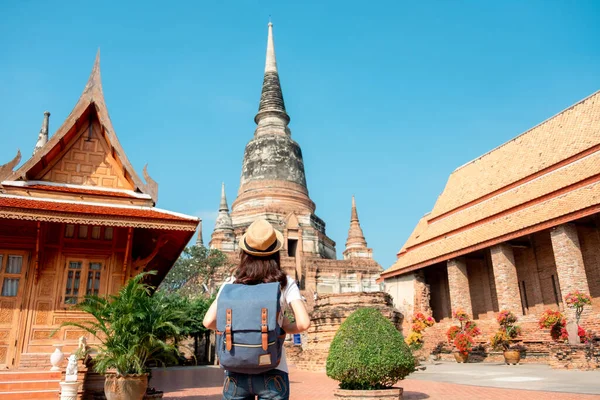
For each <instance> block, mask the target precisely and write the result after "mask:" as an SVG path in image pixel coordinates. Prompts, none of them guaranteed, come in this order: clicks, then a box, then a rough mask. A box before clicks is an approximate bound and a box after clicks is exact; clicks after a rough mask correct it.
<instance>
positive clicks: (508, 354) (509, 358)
mask: <svg viewBox="0 0 600 400" xmlns="http://www.w3.org/2000/svg"><path fill="white" fill-rule="evenodd" d="M520 360H521V352H520V351H519V350H506V351H505V352H504V362H505V363H507V364H512V365H517V364H518V363H519V361H520Z"/></svg>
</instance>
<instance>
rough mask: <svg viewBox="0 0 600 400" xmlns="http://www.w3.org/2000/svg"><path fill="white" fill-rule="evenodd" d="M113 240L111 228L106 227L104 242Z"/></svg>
mask: <svg viewBox="0 0 600 400" xmlns="http://www.w3.org/2000/svg"><path fill="white" fill-rule="evenodd" d="M112 238H113V227H112V226H107V227H106V228H104V240H112Z"/></svg>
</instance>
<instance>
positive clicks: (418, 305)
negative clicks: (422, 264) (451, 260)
mask: <svg viewBox="0 0 600 400" xmlns="http://www.w3.org/2000/svg"><path fill="white" fill-rule="evenodd" d="M414 287H415V298H414V305H415V306H414V312H422V313H424V314H425V315H427V316H431V315H433V314H432V310H431V290H430V287H429V285H428V284H426V283H425V273H424V272H423V270H422V269H421V270H418V271H416V272H415V280H414Z"/></svg>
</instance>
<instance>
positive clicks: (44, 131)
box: [33, 111, 50, 154]
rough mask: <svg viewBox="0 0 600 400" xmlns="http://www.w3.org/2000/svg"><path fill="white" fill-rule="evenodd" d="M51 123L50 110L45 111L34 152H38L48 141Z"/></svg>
mask: <svg viewBox="0 0 600 400" xmlns="http://www.w3.org/2000/svg"><path fill="white" fill-rule="evenodd" d="M49 123H50V112H49V111H44V120H43V121H42V128H41V129H40V134H39V135H38V140H37V143H36V144H35V147H34V148H33V154H35V153H37V151H38V150H39V149H41V148H42V147H44V145H45V144H46V143H48V125H49Z"/></svg>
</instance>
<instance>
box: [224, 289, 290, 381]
mask: <svg viewBox="0 0 600 400" xmlns="http://www.w3.org/2000/svg"><path fill="white" fill-rule="evenodd" d="M280 297H281V289H280V287H279V283H278V282H273V283H261V284H258V285H239V284H237V285H236V284H228V285H225V286H224V287H223V289H222V290H221V294H220V295H219V298H218V300H217V355H218V357H219V362H220V364H221V366H222V367H223V368H225V369H226V370H228V371H232V372H238V373H244V374H260V373H263V372H266V371H269V370H271V369H273V368H275V367H277V365H279V361H280V360H281V354H282V351H283V350H282V349H283V342H284V340H285V332H283V329H281V327H280V326H279V322H278V319H279V313H280V312H281V305H280V303H279V299H280Z"/></svg>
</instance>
